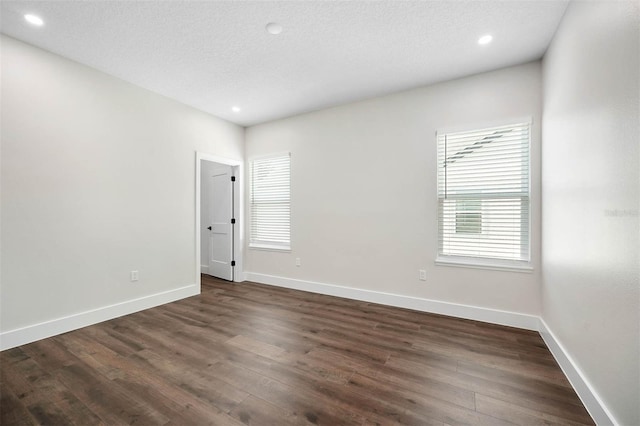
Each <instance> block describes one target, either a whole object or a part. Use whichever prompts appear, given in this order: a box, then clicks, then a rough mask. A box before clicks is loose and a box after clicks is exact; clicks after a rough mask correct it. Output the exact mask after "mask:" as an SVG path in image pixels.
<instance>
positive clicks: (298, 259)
mask: <svg viewBox="0 0 640 426" xmlns="http://www.w3.org/2000/svg"><path fill="white" fill-rule="evenodd" d="M300 265H301V262H300V258H299V257H296V266H300Z"/></svg>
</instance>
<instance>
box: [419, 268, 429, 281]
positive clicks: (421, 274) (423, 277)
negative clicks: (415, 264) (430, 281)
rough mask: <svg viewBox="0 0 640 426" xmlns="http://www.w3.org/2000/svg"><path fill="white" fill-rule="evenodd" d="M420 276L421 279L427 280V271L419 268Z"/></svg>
mask: <svg viewBox="0 0 640 426" xmlns="http://www.w3.org/2000/svg"><path fill="white" fill-rule="evenodd" d="M418 274H419V275H418V276H419V278H420V281H426V280H427V271H425V270H424V269H419V270H418Z"/></svg>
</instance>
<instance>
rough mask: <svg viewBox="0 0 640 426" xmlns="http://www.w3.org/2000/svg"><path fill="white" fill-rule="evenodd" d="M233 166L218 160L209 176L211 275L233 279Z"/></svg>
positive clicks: (208, 226) (208, 227)
mask: <svg viewBox="0 0 640 426" xmlns="http://www.w3.org/2000/svg"><path fill="white" fill-rule="evenodd" d="M231 176H233V169H232V167H231V166H227V165H224V164H216V166H215V168H214V169H213V171H212V174H211V176H210V177H209V194H208V198H209V200H208V202H209V225H207V229H209V275H213V276H214V277H218V278H222V279H225V280H229V281H233V265H232V260H233V225H232V223H231V219H233V196H234V194H233V182H232V181H231Z"/></svg>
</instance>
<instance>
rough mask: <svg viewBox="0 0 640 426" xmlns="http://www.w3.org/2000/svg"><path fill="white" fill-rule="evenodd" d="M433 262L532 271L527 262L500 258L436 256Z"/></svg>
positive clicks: (467, 266) (497, 269)
mask: <svg viewBox="0 0 640 426" xmlns="http://www.w3.org/2000/svg"><path fill="white" fill-rule="evenodd" d="M435 264H436V265H438V266H453V267H458V268H473V269H488V270H493V271H510V272H523V273H527V274H530V273H533V267H532V266H531V264H530V263H529V262H509V261H506V262H503V261H500V260H486V261H484V260H481V259H467V258H457V257H438V258H436V261H435Z"/></svg>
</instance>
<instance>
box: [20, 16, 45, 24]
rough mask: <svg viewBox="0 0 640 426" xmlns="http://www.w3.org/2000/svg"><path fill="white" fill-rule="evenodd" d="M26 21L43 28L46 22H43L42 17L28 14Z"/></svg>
mask: <svg viewBox="0 0 640 426" xmlns="http://www.w3.org/2000/svg"><path fill="white" fill-rule="evenodd" d="M24 19H25V20H26V21H27V22H28V23H30V24H33V25H35V26H38V27H41V26H42V25H44V21H43V20H42V18H41V17H39V16H36V15H31V14H26V15H24Z"/></svg>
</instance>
